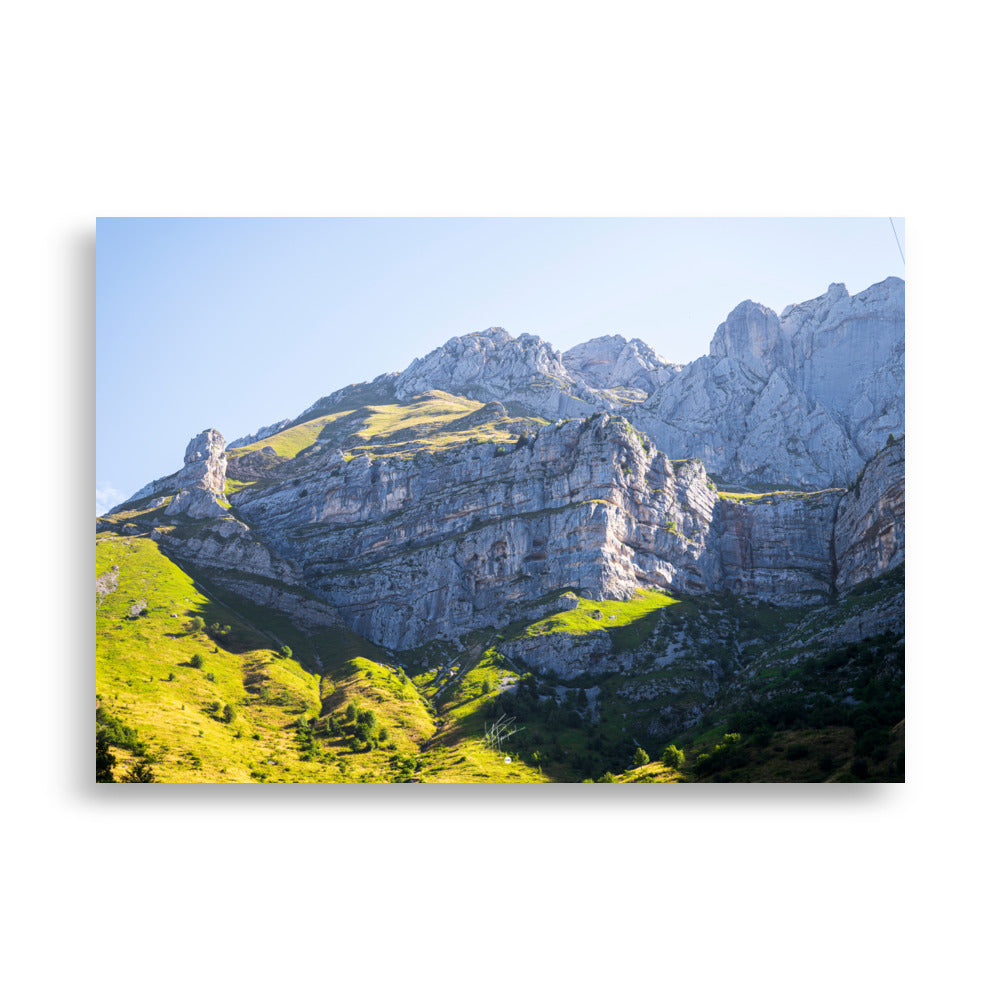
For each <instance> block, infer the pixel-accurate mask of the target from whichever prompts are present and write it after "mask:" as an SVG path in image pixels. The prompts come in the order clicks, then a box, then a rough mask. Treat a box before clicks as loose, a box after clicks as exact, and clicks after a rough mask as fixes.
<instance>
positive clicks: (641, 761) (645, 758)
mask: <svg viewBox="0 0 1000 1000" xmlns="http://www.w3.org/2000/svg"><path fill="white" fill-rule="evenodd" d="M648 763H649V754H648V753H646V751H645V750H643V749H642V747H636V748H635V756H633V758H632V766H633V767H643V766H644V765H645V764H648Z"/></svg>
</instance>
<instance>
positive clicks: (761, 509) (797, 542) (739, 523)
mask: <svg viewBox="0 0 1000 1000" xmlns="http://www.w3.org/2000/svg"><path fill="white" fill-rule="evenodd" d="M842 496H843V490H824V491H823V492H821V493H816V494H811V495H809V494H807V495H805V496H793V497H787V498H767V499H762V500H759V501H755V502H742V503H740V502H734V501H731V500H720V501H719V505H718V507H717V509H716V513H715V518H714V520H713V522H712V537H711V539H710V545H711V547H712V549H713V551H714V552H715V553H716V555H717V558H718V561H719V569H718V576H717V579H718V582H719V583H720V584H721V585H722V586H724V587H726V588H728V589H729V590H731V591H732V592H733V593H734V594H739V595H741V596H746V597H760V598H764V599H765V600H769V601H774V602H775V603H778V604H807V603H818V602H820V601H823V600H825V599H826V598H827V597H828V596H829V595H830V588H831V586H832V583H833V566H832V563H831V559H830V540H831V533H832V531H833V525H834V518H835V515H836V510H837V505H838V504H839V503H840V501H841V498H842Z"/></svg>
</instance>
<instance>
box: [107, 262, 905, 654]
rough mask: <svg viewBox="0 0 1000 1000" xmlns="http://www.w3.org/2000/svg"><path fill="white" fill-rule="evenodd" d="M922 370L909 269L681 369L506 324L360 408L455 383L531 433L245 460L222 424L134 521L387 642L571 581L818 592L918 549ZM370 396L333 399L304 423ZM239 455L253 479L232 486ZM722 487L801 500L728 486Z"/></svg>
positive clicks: (610, 593)
mask: <svg viewBox="0 0 1000 1000" xmlns="http://www.w3.org/2000/svg"><path fill="white" fill-rule="evenodd" d="M903 360H904V355H903V284H902V282H900V281H898V280H896V279H888V280H887V281H885V282H882V283H881V284H879V285H875V286H873V287H872V288H870V289H868V290H866V291H865V292H862V293H860V294H858V295H855V296H853V297H852V296H850V295H848V294H847V291H846V289H845V288H844V287H843V286H842V285H832V286H830V289H829V290H828V291H827V293H826V294H825V295H822V296H820V297H818V298H816V299H813V300H810V301H809V302H804V303H800V304H798V305H794V306H790V307H788V308H787V309H785V310H784V312H783V313H782V314H781V315H780V316H778V315H777V314H775V313H774V312H773V311H771V310H769V309H767V308H765V307H763V306H760V305H758V304H755V303H752V302H744V303H741V304H740V305H739V306H737V307H736V308H735V309H734V310H733V311H732V312H731V313H730V315H729V317H728V318H727V319H726V321H725V322H724V323H723V324H721V325H720V326H719V328H718V330H717V331H716V333H715V336H714V337H713V339H712V344H711V350H710V353H709V354H708V355H706V356H705V357H702V358H699V359H698V360H697V361H695V362H692V363H691V364H689V365H685V366H680V365H674V364H671V363H669V362H666V361H664V360H663V359H662V358H660V357H659V356H658V355H656V354H655V352H653V351H652V350H651V349H650V348H648V346H647V345H645V344H642V342H641V341H636V340H632V341H627V340H625V339H624V338H622V337H603V338H598V339H597V340H593V341H589V342H588V343H587V344H582V345H579V346H578V347H575V348H573V349H572V350H571V351H567V352H566V353H565V354H564V355H562V354H560V353H559V352H558V351H555V350H553V349H552V348H551V347H550V346H549V345H548V344H546V343H545V342H544V341H542V340H541V339H540V338H538V337H532V336H529V335H526V334H525V335H521V336H520V337H516V338H515V337H512V336H511V335H509V334H508V333H506V332H505V331H503V330H499V329H496V328H493V329H490V330H487V331H485V332H483V333H479V334H470V335H467V336H464V337H456V338H454V339H453V340H450V341H448V342H447V343H446V344H445V345H444V346H443V347H441V348H439V349H438V350H437V351H433V352H431V354H429V355H427V356H426V357H424V358H421V359H418V360H416V361H414V362H413V364H411V365H410V366H409V367H408V368H407V369H406V371H404V372H403V373H402V374H394V375H384V376H380V377H379V378H377V379H375V380H374V381H373V382H372V383H369V384H366V385H364V386H362V387H360V390H363V395H364V398H365V399H366V400H367V402H366V403H365V404H364V406H366V407H374V409H368V410H366V411H365V412H367V413H375V411H376V410H378V407H379V406H381V405H383V404H385V405H389V404H391V405H392V406H396V407H398V404H399V403H400V402H402V403H404V404H407V405H409V404H410V403H414V399H413V397H414V395H415V394H418V393H423V392H427V391H429V390H440V391H443V392H448V393H452V394H454V395H463V396H466V397H468V398H470V399H476V400H480V401H482V402H483V403H484V404H485V405H484V406H483V407H481V408H479V409H478V410H476V411H475V412H474V413H471V414H469V415H468V416H467V417H464V418H463V419H464V420H466V421H472V422H473V423H475V425H476V427H477V428H478V427H479V426H480V425H481V426H482V427H483V428H488V427H489V426H490V425H491V422H493V421H498V420H499V421H502V420H505V419H507V417H508V415H509V414H510V413H519V412H527V413H530V414H535V415H537V416H540V417H543V418H545V419H547V420H550V421H552V422H551V423H548V424H547V425H545V426H542V427H541V428H540V429H538V427H539V424H540V423H541V421H538V420H535V421H533V422H532V421H530V420H526V421H525V424H524V426H526V427H528V428H530V433H524V434H521V436H520V438H519V439H518V441H517V443H516V444H504V445H501V444H497V443H495V442H492V441H488V442H486V443H483V441H482V438H481V437H478V438H475V439H463V440H461V441H460V442H459V443H455V442H451V443H447V444H441V445H440V446H434V447H432V446H431V445H430V444H426V443H425V444H423V445H420V446H414V447H413V448H411V449H409V450H404V451H400V452H395V451H394V452H392V453H391V454H389V449H387V453H386V455H385V456H383V457H373V455H371V454H369V453H367V452H365V451H359V452H355V453H352V452H351V451H350V449H351V448H353V447H354V445H353V444H351V443H350V441H349V440H347V439H345V440H344V441H341V442H340V443H339V444H338V443H336V442H335V441H334V440H333V439H331V438H327V437H323V436H320V437H319V438H317V439H316V440H315V441H314V442H313V443H312V444H310V445H309V447H306V448H303V449H302V450H301V451H300V453H299V454H297V455H296V456H295V457H288V454H287V452H286V454H285V455H278V454H277V453H276V452H275V451H274V449H273V448H271V447H270V446H268V445H266V444H265V445H263V446H261V447H260V448H257V449H252V450H250V451H243V452H242V453H241V454H238V455H234V456H232V457H231V460H230V461H229V463H228V467H227V455H226V451H225V441H224V439H223V438H222V435H221V434H219V433H218V432H217V431H215V430H208V431H204V432H202V433H201V434H199V435H197V436H196V437H195V438H194V439H193V440H192V441H191V442H190V444H189V445H188V448H187V450H186V452H185V455H184V465H183V467H182V468H181V469H180V470H179V471H178V472H176V473H174V474H173V475H171V476H167V477H164V478H163V479H160V480H157V481H156V482H154V483H151V484H149V486H147V487H144V489H143V490H140V491H139V493H137V494H136V495H135V496H134V497H133V498H131V500H130V501H127V502H126V503H125V504H123V505H121V506H120V507H119V508H116V510H129V511H133V510H134V511H138V512H139V513H140V515H141V517H142V518H145V521H144V522H143V527H144V526H145V523H146V522H148V523H149V524H152V525H153V526H154V528H155V530H156V531H157V541H158V542H159V543H160V544H162V545H164V546H166V547H168V548H170V549H171V550H172V551H173V552H174V553H175V554H176V555H178V556H181V557H182V558H183V559H185V560H187V561H189V562H190V563H191V564H192V565H195V566H198V567H201V568H202V569H205V570H206V571H208V573H209V574H210V578H212V576H211V575H212V574H214V575H215V576H214V578H215V579H218V580H219V581H221V582H224V583H225V585H226V586H227V587H230V588H232V589H234V590H236V591H237V592H239V593H242V594H244V595H245V596H247V597H250V598H251V599H253V600H255V601H257V602H258V603H262V604H264V605H267V606H273V607H279V608H282V609H284V610H287V611H289V613H292V614H293V615H294V616H296V618H297V620H298V621H300V622H302V623H304V624H308V623H310V622H311V623H313V624H321V623H324V622H329V621H337V622H339V621H340V620H341V616H342V619H343V620H344V621H346V623H347V624H349V625H350V626H351V627H352V628H354V629H356V630H357V631H358V632H360V633H361V634H362V635H364V636H366V637H368V638H370V639H373V640H375V641H377V642H380V643H383V644H384V645H386V646H389V647H392V648H394V649H412V648H413V647H416V646H419V645H421V644H423V643H425V642H428V641H430V640H433V639H450V638H457V637H460V636H462V635H466V634H468V633H469V632H471V631H474V630H480V629H482V630H491V631H496V630H499V629H501V628H502V627H503V626H504V625H505V624H507V623H509V622H511V621H514V620H518V619H521V618H523V619H530V620H537V619H538V618H541V617H544V615H545V614H549V613H551V612H552V611H553V610H558V607H559V601H560V600H561V598H560V597H559V595H560V593H561V592H562V591H563V590H565V589H570V590H572V591H573V592H574V593H576V594H578V595H579V596H581V597H588V598H592V599H594V600H608V599H615V600H621V599H627V598H629V597H630V596H632V595H633V594H634V592H635V591H636V589H638V588H645V587H651V588H659V589H669V590H672V591H674V592H677V593H686V594H699V593H713V592H716V593H717V592H722V591H731V592H733V593H735V594H738V595H741V596H745V597H749V598H756V599H761V600H767V601H774V602H777V603H781V604H799V605H801V604H822V603H823V602H824V601H827V600H828V599H829V598H830V596H831V595H834V594H836V593H841V592H843V591H844V590H846V589H849V588H850V587H852V586H854V585H856V584H857V583H859V582H862V581H864V580H866V579H868V578H870V577H871V576H874V575H877V574H878V573H881V572H884V571H885V570H887V569H891V568H893V567H895V566H896V565H898V564H899V563H900V562H901V561H902V560H903V544H904V532H903V515H904V466H903V446H902V443H901V442H899V441H890V442H889V443H888V444H887V439H888V438H889V435H897V436H899V435H901V433H902V430H903ZM352 393H353V396H351V394H352ZM358 394H359V387H356V386H355V387H348V388H347V389H343V390H338V391H337V392H334V393H333V394H331V395H330V396H328V397H324V398H323V399H321V400H318V401H317V402H316V403H315V404H313V406H312V407H310V408H309V409H308V410H307V411H305V413H304V414H302V415H301V416H300V417H299V418H298V421H297V422H301V421H302V420H304V419H306V418H309V417H311V416H313V415H317V414H320V415H321V414H332V413H334V412H335V411H336V410H337V409H338V408H339V407H341V405H342V400H343V399H346V398H348V397H351V398H355V397H358ZM414 405H415V404H414ZM343 406H344V407H345V408H346V409H354V408H356V407H359V406H361V404H358V403H356V402H355V403H349V404H343ZM359 412H361V411H360V410H359ZM358 419H361V418H358ZM288 426H289V421H280V422H278V423H277V424H274V425H272V428H276V429H277V430H278V431H280V430H282V429H283V428H285V427H288ZM358 426H359V427H360V424H359V425H358ZM265 430H268V428H263V429H262V431H261V432H258V434H257V435H251V436H250V439H244V440H249V442H250V443H251V444H254V443H256V441H258V440H263V439H262V438H260V436H259V435H260V434H261V433H263V431H265ZM483 433H485V434H487V435H488V431H486V430H484V432H483ZM350 440H354V441H355V444H356V443H357V442H358V441H364V440H367V439H365V438H363V437H355V438H352V439H350ZM227 468H228V471H229V472H230V476H231V477H234V478H236V479H238V480H240V481H241V484H242V483H250V486H248V487H246V488H240V489H236V488H234V490H233V491H232V492H231V494H230V495H229V496H228V498H227V497H226V495H225V485H226V474H227ZM713 479H716V480H719V481H722V482H729V483H742V484H745V485H747V486H749V485H750V484H754V483H756V484H774V485H779V484H780V485H785V484H788V485H794V486H799V487H807V488H808V489H806V490H802V492H800V494H799V495H795V496H763V497H761V496H752V497H751V496H746V495H744V496H743V497H742V498H741V499H731V498H724V497H720V495H719V492H718V490H717V487H716V484H715V483H714V482H713ZM737 492H738V491H737ZM763 492H765V491H764V490H763V489H758V490H744V491H743V493H744V494H747V493H763ZM128 527H129V530H136V531H139V530H143V527H140V526H136V525H129V526H128ZM587 641H588V642H590V643H591V646H592V648H590V647H586V643H584V644H582V645H581V647H580V655H579V656H576V657H575V658H574V659H573V661H572V662H573V664H575V666H570V665H569V661H568V660H567V661H566V662H567V666H566V668H565V669H566V670H567V671H571V672H572V671H573V670H575V671H577V672H580V673H586V672H587V671H588V670H590V669H592V666H593V662H596V661H597V660H599V659H600V658H601V657H603V656H604V655H605V654H606V650H605V649H604V648H603V647H602V646H601V643H602V642H605V641H606V639H598V638H593V639H589V640H587ZM528 645H529V646H530V647H531V651H532V656H536V657H542V658H543V659H544V657H546V656H548V657H549V658H550V659H553V658H554V659H558V658H559V657H562V656H563V655H564V654H562V653H556V652H553V650H555V649H556V648H557V646H552V648H551V649H550V648H549V645H551V644H547V642H546V641H542V642H536V641H535V640H534V639H532V640H531V642H530V643H528ZM535 647H538V648H537V649H536V648H535ZM543 647H544V648H543ZM527 648H528V647H527V646H526V647H525V649H527ZM588 649H589V652H588ZM546 650H548V652H546Z"/></svg>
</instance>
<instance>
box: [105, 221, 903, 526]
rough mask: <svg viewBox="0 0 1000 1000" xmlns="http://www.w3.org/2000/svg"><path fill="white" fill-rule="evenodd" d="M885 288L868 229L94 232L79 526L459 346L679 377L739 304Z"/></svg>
mask: <svg viewBox="0 0 1000 1000" xmlns="http://www.w3.org/2000/svg"><path fill="white" fill-rule="evenodd" d="M894 221H895V224H896V231H897V233H898V234H899V238H900V242H901V243H903V250H904V253H905V242H904V229H903V220H902V219H895V220H894ZM889 275H899V276H900V277H902V276H903V264H902V261H901V259H900V253H899V250H898V248H897V246H896V241H895V238H894V237H893V232H892V228H891V226H890V224H889V220H888V219H887V218H875V219H848V218H836V219H100V220H98V223H97V484H96V485H97V510H98V512H101V511H102V510H104V509H107V507H109V506H112V505H113V504H114V503H117V502H119V501H120V500H122V499H124V498H125V497H127V496H129V495H130V494H132V493H134V492H135V491H136V490H137V489H139V488H140V487H141V486H142V485H144V484H145V483H146V482H148V481H150V480H152V479H155V478H157V477H159V476H162V475H166V474H167V473H169V472H172V471H174V470H175V469H177V468H179V467H180V465H181V464H182V458H183V454H184V448H185V446H186V445H187V442H188V440H189V439H190V438H191V437H193V436H194V435H195V434H196V433H198V432H199V431H201V430H203V429H205V428H206V427H215V428H217V429H218V430H220V431H221V432H222V433H223V434H224V435H225V437H226V438H227V439H229V440H232V439H233V438H236V437H240V436H241V435H244V434H247V433H249V432H251V431H254V430H256V429H257V428H258V427H259V426H261V425H263V424H268V423H272V422H274V421H275V420H279V419H281V418H283V417H294V416H296V415H297V414H298V413H300V412H301V411H302V410H304V409H305V408H306V407H307V406H308V405H309V404H310V403H312V402H313V400H315V399H317V398H318V397H320V396H323V395H326V394H327V393H329V392H331V391H333V390H334V389H337V388H340V387H341V386H344V385H347V384H349V383H351V382H359V381H366V380H369V379H371V378H373V377H374V376H376V375H378V374H380V373H382V372H385V371H397V370H401V369H402V368H405V367H406V365H408V364H409V363H410V361H411V360H412V359H413V358H414V357H418V356H421V355H423V354H426V353H427V352H428V351H430V350H433V349H434V348H435V347H437V346H439V345H440V344H442V343H443V342H444V341H445V340H447V339H448V338H450V337H453V336H457V335H460V334H463V333H469V332H471V331H474V330H482V329H485V328H486V327H489V326H502V327H504V328H505V329H507V330H508V331H510V332H511V333H513V334H518V333H522V332H525V331H527V332H530V333H534V334H538V335H539V336H541V337H542V338H543V339H545V340H548V341H550V342H551V343H552V344H554V345H555V347H557V348H558V349H560V350H566V349H568V348H569V347H572V346H573V345H574V344H578V343H580V342H581V341H585V340H588V339H590V338H592V337H598V336H602V335H604V334H608V333H618V334H621V335H623V336H625V337H639V338H641V339H643V340H645V341H646V342H647V343H649V344H650V345H651V346H652V347H653V348H655V349H656V350H657V351H658V352H659V353H660V354H662V355H663V356H664V357H666V358H667V359H669V360H671V361H680V362H687V361H692V360H694V359H695V358H696V357H699V356H700V355H702V354H705V353H707V351H708V346H709V342H710V340H711V336H712V333H713V332H714V330H715V328H716V326H718V324H719V323H721V322H722V321H723V320H724V319H725V317H726V315H727V314H728V313H729V311H730V310H731V309H732V308H733V306H735V305H736V304H737V303H738V302H741V301H742V300H744V299H754V300H756V301H758V302H762V303H764V304H765V305H768V306H771V307H772V308H774V309H775V310H776V311H778V312H780V311H781V310H782V309H783V308H784V307H785V306H786V305H788V304H790V303H792V302H800V301H802V300H804V299H809V298H813V297H814V296H816V295H819V294H821V293H823V292H824V291H826V289H827V287H828V286H829V284H830V283H831V282H844V283H845V284H846V285H847V288H848V291H849V292H851V294H854V293H856V292H859V291H861V290H862V289H864V288H867V287H868V286H869V285H871V284H874V283H875V282H877V281H881V280H883V279H884V278H886V277H887V276H889Z"/></svg>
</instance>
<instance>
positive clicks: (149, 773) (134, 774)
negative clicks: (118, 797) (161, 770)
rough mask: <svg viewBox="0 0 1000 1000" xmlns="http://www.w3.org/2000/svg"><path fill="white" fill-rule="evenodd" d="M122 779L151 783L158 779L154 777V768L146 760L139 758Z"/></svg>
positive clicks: (136, 782)
mask: <svg viewBox="0 0 1000 1000" xmlns="http://www.w3.org/2000/svg"><path fill="white" fill-rule="evenodd" d="M122 781H127V782H131V783H132V784H149V783H152V782H155V781H156V778H155V777H153V769H152V768H151V767H150V766H149V764H147V763H146V761H144V760H137V761H136V762H135V763H134V764H132V766H131V767H130V768H129V769H128V770H127V771H126V772H125V777H124V778H122Z"/></svg>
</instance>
